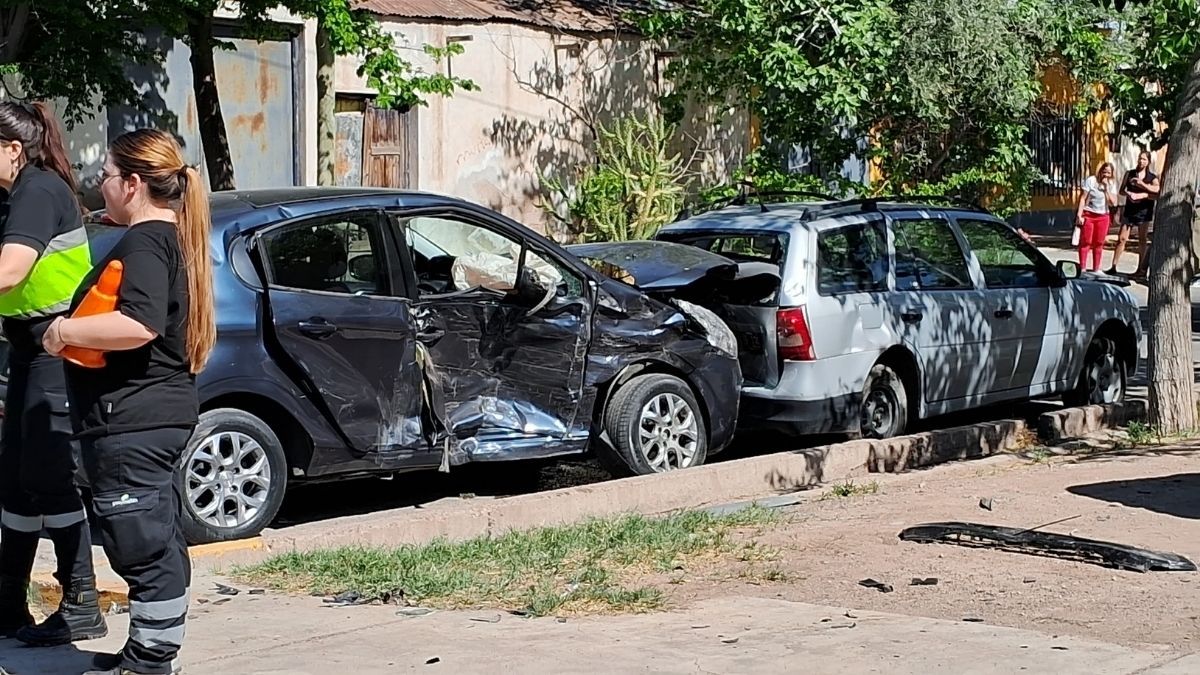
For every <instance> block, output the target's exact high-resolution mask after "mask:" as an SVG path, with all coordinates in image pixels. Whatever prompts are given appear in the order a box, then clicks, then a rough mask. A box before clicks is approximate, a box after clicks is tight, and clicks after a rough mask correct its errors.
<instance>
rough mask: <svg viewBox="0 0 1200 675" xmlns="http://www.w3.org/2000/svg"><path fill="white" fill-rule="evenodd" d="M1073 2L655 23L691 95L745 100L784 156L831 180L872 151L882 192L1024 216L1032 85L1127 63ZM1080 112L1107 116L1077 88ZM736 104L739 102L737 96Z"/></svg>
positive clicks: (756, 14)
mask: <svg viewBox="0 0 1200 675" xmlns="http://www.w3.org/2000/svg"><path fill="white" fill-rule="evenodd" d="M1102 15H1103V10H1102V9H1101V8H1099V7H1097V6H1095V5H1092V4H1090V3H1087V2H1083V1H1082V0H1067V1H1066V2H1062V1H1060V0H1023V1H1022V2H985V3H980V2H976V1H974V0H864V1H862V2H850V1H846V0H823V1H821V2H812V1H811V0H697V2H695V3H691V5H690V6H688V7H687V8H685V9H677V10H669V11H664V12H659V13H655V14H652V15H650V16H649V17H647V18H646V19H645V20H644V21H643V25H644V27H645V29H646V30H647V31H648V32H649V33H650V34H651V35H652V36H655V37H658V38H661V39H664V40H667V41H668V42H670V44H671V45H672V46H673V47H675V48H676V49H677V51H678V53H679V55H680V58H678V59H676V60H675V61H673V62H672V64H671V65H670V66H669V67H668V72H667V74H668V76H669V77H671V78H672V79H674V80H675V82H676V84H677V85H678V86H677V88H676V92H677V95H676V97H675V99H676V100H675V101H674V103H675V106H674V107H675V109H676V110H679V109H680V106H679V103H680V102H681V101H682V99H683V98H684V97H697V98H699V99H700V100H701V101H704V102H720V101H723V100H729V99H730V98H732V99H733V100H737V101H742V102H745V103H746V104H747V105H749V107H750V108H751V110H752V112H754V113H755V114H756V116H757V117H758V119H759V120H760V121H761V125H762V134H763V137H764V138H765V139H766V140H767V141H768V143H769V144H770V149H774V150H775V151H776V152H777V154H782V152H783V151H786V150H787V149H790V148H792V147H796V146H800V147H805V148H808V149H809V150H810V151H811V152H813V153H814V154H815V155H816V157H817V158H818V161H819V162H820V163H822V164H825V165H830V166H837V165H840V164H841V163H842V162H844V161H845V160H846V159H848V158H849V157H851V156H852V155H855V154H857V153H859V152H861V151H860V149H859V144H860V141H861V140H862V139H871V143H870V144H869V147H870V149H869V151H868V152H869V155H870V159H871V160H872V161H873V162H874V163H875V164H876V166H877V167H878V168H879V170H880V173H881V175H882V180H881V181H879V182H878V183H877V184H875V185H873V186H872V189H873V190H875V191H876V192H885V193H886V192H900V191H904V192H910V191H921V192H947V193H951V194H958V195H961V196H964V197H968V198H971V199H976V200H979V199H988V200H990V202H991V204H992V206H993V208H996V209H997V210H998V211H1000V212H1002V213H1006V212H1012V211H1015V210H1019V209H1020V208H1022V207H1023V206H1024V205H1025V204H1026V203H1027V200H1028V194H1029V188H1030V185H1031V184H1032V183H1033V182H1034V180H1035V179H1036V178H1037V172H1036V170H1035V169H1034V167H1033V165H1032V157H1031V153H1030V151H1029V148H1028V146H1027V145H1026V143H1025V134H1026V131H1027V129H1028V125H1029V120H1030V119H1031V117H1032V116H1033V114H1034V112H1035V111H1036V106H1037V104H1038V101H1039V98H1040V94H1041V81H1040V78H1041V74H1042V71H1043V69H1044V68H1045V67H1047V66H1048V65H1050V64H1062V65H1065V66H1066V67H1067V68H1068V69H1069V70H1071V71H1072V72H1080V73H1084V74H1086V75H1087V79H1084V80H1082V81H1094V80H1095V79H1096V75H1097V73H1094V72H1092V71H1099V72H1107V71H1109V70H1112V69H1115V67H1116V65H1117V64H1118V63H1119V62H1120V61H1121V55H1122V53H1121V48H1122V46H1123V45H1124V42H1123V41H1122V40H1120V39H1110V40H1105V39H1102V38H1101V36H1099V34H1098V33H1097V31H1096V30H1095V25H1096V24H1097V22H1098V20H1099V18H1100V17H1101V16H1102ZM1079 93H1080V94H1081V96H1082V100H1083V102H1084V105H1082V106H1081V110H1080V111H1079V112H1080V113H1082V112H1083V110H1084V109H1087V108H1089V107H1095V106H1098V105H1099V104H1100V99H1099V97H1098V96H1095V95H1093V92H1091V91H1089V90H1086V89H1081V91H1080V92H1079ZM731 95H732V96H731Z"/></svg>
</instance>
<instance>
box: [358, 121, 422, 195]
mask: <svg viewBox="0 0 1200 675" xmlns="http://www.w3.org/2000/svg"><path fill="white" fill-rule="evenodd" d="M362 139H363V153H362V162H363V169H362V184H363V185H364V186H367V187H388V188H407V187H409V186H410V181H411V176H410V175H409V170H408V113H404V112H400V111H398V110H389V109H385V108H376V107H375V106H372V105H368V106H367V109H366V111H365V112H364V113H363V135H362Z"/></svg>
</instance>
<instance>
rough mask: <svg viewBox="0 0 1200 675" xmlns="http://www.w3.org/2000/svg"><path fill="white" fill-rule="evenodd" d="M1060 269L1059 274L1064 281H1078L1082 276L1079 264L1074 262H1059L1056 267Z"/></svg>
mask: <svg viewBox="0 0 1200 675" xmlns="http://www.w3.org/2000/svg"><path fill="white" fill-rule="evenodd" d="M1055 267H1057V268H1058V273H1059V274H1061V275H1062V278H1063V279H1067V280H1071V279H1078V278H1079V275H1080V273H1081V272H1080V269H1079V263H1077V262H1075V261H1074V260H1059V261H1058V264H1056V265H1055Z"/></svg>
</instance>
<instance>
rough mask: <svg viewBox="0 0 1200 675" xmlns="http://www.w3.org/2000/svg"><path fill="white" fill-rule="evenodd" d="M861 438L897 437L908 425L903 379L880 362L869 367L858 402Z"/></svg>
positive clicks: (906, 395)
mask: <svg viewBox="0 0 1200 675" xmlns="http://www.w3.org/2000/svg"><path fill="white" fill-rule="evenodd" d="M858 424H859V433H860V434H861V436H862V438H873V439H884V438H892V437H893V436H900V435H902V434H903V433H904V431H905V429H907V428H908V393H907V391H906V390H905V387H904V380H902V379H900V376H899V375H897V374H896V371H894V370H892V369H891V368H889V367H888V366H885V365H883V364H882V363H880V364H876V365H875V366H874V367H873V368H871V372H870V373H869V374H868V375H867V382H866V384H865V385H864V386H863V394H862V403H861V404H860V405H859V423H858Z"/></svg>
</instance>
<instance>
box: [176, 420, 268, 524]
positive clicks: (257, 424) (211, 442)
mask: <svg viewBox="0 0 1200 675" xmlns="http://www.w3.org/2000/svg"><path fill="white" fill-rule="evenodd" d="M287 472H288V462H287V455H286V454H285V453H284V451H283V445H282V444H281V443H280V442H279V437H278V436H276V435H275V432H274V431H272V430H271V427H269V426H267V424H266V422H263V421H262V420H261V419H259V418H258V417H255V416H254V415H251V414H250V413H247V412H244V411H241V410H237V409H234V408H219V409H216V410H209V411H207V412H205V413H202V414H201V415H200V423H199V424H198V425H197V426H196V431H195V433H193V434H192V438H191V440H190V441H189V442H188V445H187V448H186V449H185V450H184V453H183V457H182V458H181V459H180V470H179V472H178V474H177V483H178V485H179V494H180V495H181V498H182V499H183V534H184V537H185V538H186V539H187V541H188V543H189V544H208V543H212V542H218V541H230V540H233V539H245V538H247V537H252V536H254V535H256V534H258V533H259V532H261V531H262V530H263V528H265V527H266V526H267V525H268V524H270V523H271V521H272V520H274V519H275V514H277V513H278V512H279V507H280V505H282V504H283V494H284V492H285V490H286V488H287V477H288V474H287ZM214 504H217V505H216V506H214ZM251 509H253V510H251Z"/></svg>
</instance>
